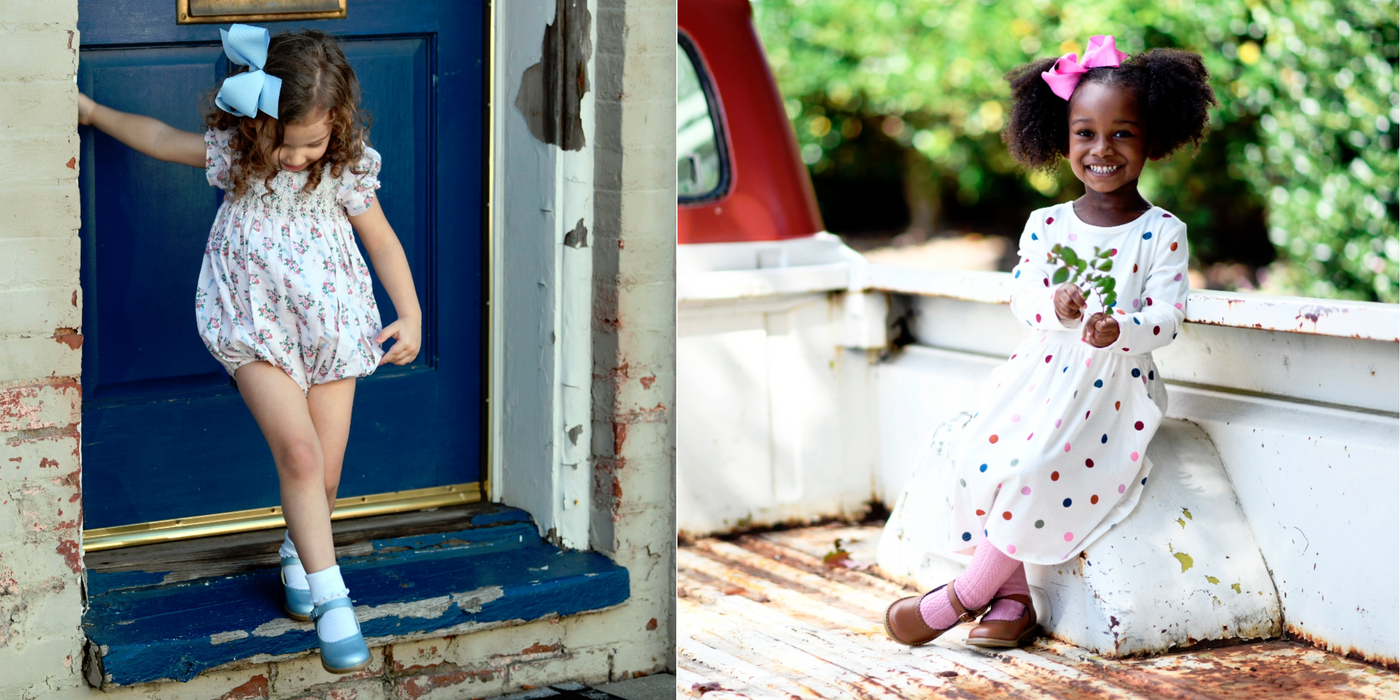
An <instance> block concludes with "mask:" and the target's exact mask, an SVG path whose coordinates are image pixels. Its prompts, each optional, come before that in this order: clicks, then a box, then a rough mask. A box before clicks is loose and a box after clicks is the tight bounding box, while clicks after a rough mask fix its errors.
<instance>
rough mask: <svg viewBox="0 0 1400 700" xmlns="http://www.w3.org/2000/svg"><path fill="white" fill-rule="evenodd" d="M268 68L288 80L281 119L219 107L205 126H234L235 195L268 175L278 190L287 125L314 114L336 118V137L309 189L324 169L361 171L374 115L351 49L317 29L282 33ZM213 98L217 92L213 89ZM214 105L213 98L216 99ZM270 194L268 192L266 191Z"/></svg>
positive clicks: (335, 173) (314, 168)
mask: <svg viewBox="0 0 1400 700" xmlns="http://www.w3.org/2000/svg"><path fill="white" fill-rule="evenodd" d="M231 68H232V69H231V70H230V71H229V75H237V74H239V73H244V72H247V71H248V70H250V69H249V68H248V67H247V66H240V65H237V64H232V65H231ZM263 70H265V71H267V73H268V74H269V75H273V76H276V77H278V78H281V79H282V91H281V94H280V95H279V97H278V103H277V116H278V118H277V119H274V118H272V117H270V116H268V115H266V114H264V113H262V112H258V113H257V116H253V117H240V116H238V115H236V114H230V113H229V112H225V111H223V110H222V109H219V108H218V107H212V106H211V108H210V109H209V111H208V114H206V115H205V117H204V124H205V126H206V127H208V128H211V129H219V130H230V129H231V130H232V131H233V136H232V138H230V139H229V150H230V151H231V152H232V153H233V169H232V173H231V177H232V180H233V189H232V190H231V192H230V196H232V197H233V198H234V199H237V198H239V197H242V196H243V195H244V194H245V193H246V192H247V191H248V181H249V179H250V178H253V177H262V178H263V186H264V187H265V188H266V189H267V194H271V192H272V179H273V178H274V177H276V176H277V172H278V170H279V168H278V166H277V163H276V154H277V149H278V148H280V147H281V146H282V143H283V138H284V137H285V134H286V129H285V125H286V124H300V123H303V122H304V121H305V120H306V119H307V118H308V117H311V116H312V115H318V114H320V113H322V112H325V113H327V114H328V115H329V117H330V139H329V142H328V143H327V145H326V153H325V155H323V156H321V159H320V160H318V161H316V162H315V163H312V164H311V167H309V168H308V169H307V170H308V177H307V179H306V186H305V187H303V188H302V191H303V192H310V191H312V190H314V189H316V187H317V186H318V185H320V184H321V171H322V169H323V168H324V167H325V166H326V165H330V166H331V177H333V178H336V177H340V175H341V174H342V173H343V172H344V170H345V168H346V167H349V168H350V172H352V173H355V174H356V175H362V174H364V172H366V171H363V170H360V169H359V163H360V159H361V158H363V157H364V149H365V145H366V144H367V142H368V137H369V123H370V117H369V113H367V112H366V111H365V110H364V108H363V107H361V106H360V83H359V81H358V80H356V78H355V71H354V69H352V68H351V67H350V62H349V61H347V60H345V53H344V52H343V51H341V50H340V44H339V43H338V42H337V41H336V40H335V38H334V37H332V36H330V35H329V34H326V33H325V32H322V31H320V30H316V29H303V30H301V31H299V32H294V33H286V34H278V35H277V36H274V37H272V39H271V41H270V42H269V44H268V47H267V64H266V65H265V66H264V68H263ZM211 96H212V93H211ZM210 103H211V105H212V99H211V100H210ZM264 196H266V195H264Z"/></svg>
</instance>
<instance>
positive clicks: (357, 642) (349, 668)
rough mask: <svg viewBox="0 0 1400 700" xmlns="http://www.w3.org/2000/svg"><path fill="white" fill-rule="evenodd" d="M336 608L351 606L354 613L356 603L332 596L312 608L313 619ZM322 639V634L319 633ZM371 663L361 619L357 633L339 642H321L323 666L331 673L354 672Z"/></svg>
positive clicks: (356, 628) (317, 618)
mask: <svg viewBox="0 0 1400 700" xmlns="http://www.w3.org/2000/svg"><path fill="white" fill-rule="evenodd" d="M336 608H350V609H351V614H352V615H353V614H354V608H355V605H354V603H351V602H350V599H349V598H347V597H344V596H342V597H340V598H332V599H330V600H328V601H326V602H324V603H321V604H320V605H317V606H316V607H315V608H313V609H312V610H311V621H312V622H316V621H318V620H320V619H321V618H322V617H324V616H325V614H326V613H328V612H330V611H332V610H334V609H336ZM317 639H318V640H319V639H320V635H319V634H318V635H317ZM368 665H369V647H368V646H367V645H366V644H365V636H364V635H363V634H361V633H360V621H359V620H358V619H356V620H355V633H354V634H352V635H350V636H349V637H347V638H345V639H342V640H340V641H337V642H325V641H323V642H321V666H323V667H325V669H326V670H327V671H330V672H331V673H353V672H355V671H358V670H360V669H362V668H364V667H366V666H368Z"/></svg>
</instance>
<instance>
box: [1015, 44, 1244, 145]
mask: <svg viewBox="0 0 1400 700" xmlns="http://www.w3.org/2000/svg"><path fill="white" fill-rule="evenodd" d="M1056 60H1057V59H1054V58H1041V59H1037V60H1035V61H1032V62H1030V63H1027V64H1025V65H1023V66H1018V67H1017V68H1015V69H1013V70H1011V72H1009V73H1007V74H1006V80H1007V82H1009V83H1011V119H1010V120H1009V121H1008V122H1007V124H1006V128H1005V129H1003V130H1002V132H1001V139H1002V141H1004V142H1006V146H1007V148H1008V150H1010V151H1011V155H1012V156H1013V157H1014V158H1016V160H1017V162H1019V163H1020V164H1021V165H1022V166H1024V167H1025V168H1026V169H1028V170H1044V171H1046V172H1052V173H1053V172H1054V171H1055V170H1056V169H1057V168H1058V167H1059V164H1060V157H1061V156H1063V155H1065V154H1066V153H1068V152H1069V101H1068V100H1065V99H1062V98H1060V96H1058V95H1056V94H1055V93H1054V92H1053V91H1051V90H1050V86H1049V85H1048V84H1046V82H1045V80H1044V79H1042V78H1041V77H1040V74H1041V73H1043V72H1045V71H1048V70H1050V67H1051V66H1053V65H1055V61H1056ZM1086 83H1104V84H1106V85H1122V86H1124V87H1127V88H1128V89H1129V90H1132V91H1133V92H1134V93H1135V94H1136V95H1137V98H1138V107H1139V109H1140V110H1141V112H1142V115H1143V116H1144V117H1145V118H1146V120H1147V124H1146V128H1145V129H1144V131H1145V132H1146V137H1147V155H1148V157H1150V158H1165V157H1167V156H1169V155H1171V154H1172V153H1173V152H1174V151H1176V150H1177V149H1178V148H1181V147H1182V146H1185V145H1186V144H1188V143H1189V144H1192V145H1194V146H1200V144H1201V141H1202V140H1204V139H1205V137H1206V132H1207V126H1208V124H1209V122H1210V115H1209V114H1208V111H1207V110H1208V109H1209V108H1210V106H1211V105H1214V104H1217V102H1216V100H1215V91H1214V90H1213V89H1212V88H1211V86H1210V74H1209V73H1207V72H1206V67H1205V64H1204V63H1202V62H1201V57H1200V56H1199V55H1197V54H1195V53H1192V52H1190V51H1182V50H1179V49H1153V50H1151V51H1148V52H1147V53H1142V54H1138V55H1136V56H1133V57H1130V58H1129V59H1128V60H1126V61H1124V62H1123V64H1122V65H1121V66H1118V67H1116V68H1111V67H1101V68H1091V69H1089V72H1087V73H1085V74H1084V75H1083V77H1081V78H1080V80H1079V84H1080V85H1084V84H1086Z"/></svg>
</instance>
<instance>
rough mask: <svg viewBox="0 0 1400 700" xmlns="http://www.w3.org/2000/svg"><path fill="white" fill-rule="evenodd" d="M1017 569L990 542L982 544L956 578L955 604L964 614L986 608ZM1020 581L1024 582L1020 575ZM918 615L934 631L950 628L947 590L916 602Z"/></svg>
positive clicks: (952, 616)
mask: <svg viewBox="0 0 1400 700" xmlns="http://www.w3.org/2000/svg"><path fill="white" fill-rule="evenodd" d="M1020 568H1021V562H1019V561H1017V560H1015V559H1012V558H1011V557H1008V556H1006V555H1005V554H1003V553H1002V552H1001V550H998V549H997V548H996V546H995V545H993V544H992V543H991V542H988V541H987V540H985V539H984V540H982V541H981V542H979V543H978V544H977V551H975V552H974V553H973V554H972V563H971V564H968V565H967V568H966V569H964V570H963V572H962V573H961V574H958V578H957V579H956V584H955V585H954V588H955V589H956V592H957V594H958V600H959V601H961V602H962V604H963V608H965V609H967V610H968V611H972V610H975V609H977V608H980V607H982V606H983V605H986V604H987V601H989V600H991V599H992V596H993V595H995V594H996V592H997V589H998V588H1000V587H1001V585H1002V584H1003V583H1004V582H1005V581H1006V579H1007V578H1008V577H1010V576H1011V574H1012V573H1013V572H1014V571H1016V570H1017V569H1020ZM1021 580H1022V581H1024V580H1025V576H1024V573H1023V574H1022V579H1021ZM919 614H921V615H923V617H924V623H925V624H927V625H928V626H929V627H932V628H933V629H936V630H941V629H947V628H949V627H952V626H953V623H955V622H957V621H958V614H957V613H956V612H954V611H953V605H952V604H951V603H949V602H948V591H947V590H940V591H938V592H937V593H934V594H933V595H928V596H924V599H923V600H921V601H919ZM1013 619H1014V618H1013Z"/></svg>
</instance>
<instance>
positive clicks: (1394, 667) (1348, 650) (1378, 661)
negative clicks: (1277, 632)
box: [1285, 625, 1400, 673]
mask: <svg viewBox="0 0 1400 700" xmlns="http://www.w3.org/2000/svg"><path fill="white" fill-rule="evenodd" d="M1285 631H1286V632H1287V634H1288V638H1289V639H1295V640H1298V641H1300V642H1304V643H1306V644H1310V645H1312V646H1315V647H1317V648H1319V649H1323V650H1326V651H1330V652H1332V653H1334V654H1341V655H1343V656H1345V657H1347V658H1348V659H1354V660H1356V661H1364V662H1366V663H1368V664H1373V665H1376V666H1380V667H1382V668H1385V669H1386V670H1387V671H1390V672H1391V673H1394V672H1396V671H1400V660H1397V659H1394V658H1391V657H1389V656H1381V655H1379V654H1367V653H1365V652H1362V651H1361V650H1359V649H1356V648H1354V647H1343V646H1342V645H1340V644H1332V643H1330V642H1328V641H1327V640H1325V639H1322V638H1321V637H1317V636H1314V635H1311V634H1308V633H1307V632H1304V631H1302V630H1300V629H1298V628H1297V627H1296V626H1294V625H1288V628H1287V629H1286V630H1285Z"/></svg>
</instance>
